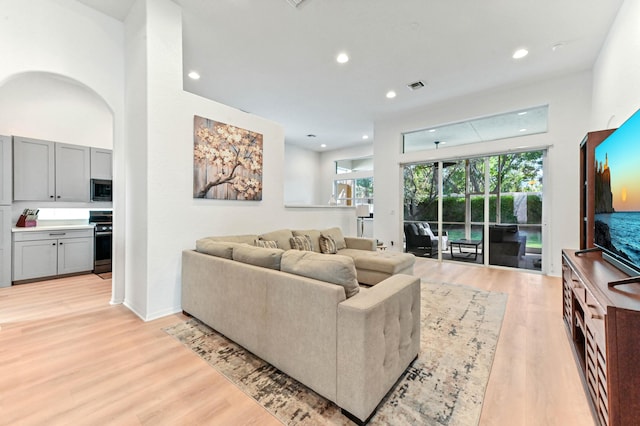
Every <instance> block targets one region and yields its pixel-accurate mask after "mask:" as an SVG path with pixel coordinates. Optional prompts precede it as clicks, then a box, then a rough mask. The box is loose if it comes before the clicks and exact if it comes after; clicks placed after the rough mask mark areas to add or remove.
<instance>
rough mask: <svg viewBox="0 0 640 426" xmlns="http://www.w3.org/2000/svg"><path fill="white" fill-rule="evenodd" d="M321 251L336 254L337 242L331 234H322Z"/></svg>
mask: <svg viewBox="0 0 640 426" xmlns="http://www.w3.org/2000/svg"><path fill="white" fill-rule="evenodd" d="M320 252H321V253H325V254H336V253H337V252H338V249H337V248H336V242H335V240H334V239H333V237H332V236H331V235H327V236H325V235H320Z"/></svg>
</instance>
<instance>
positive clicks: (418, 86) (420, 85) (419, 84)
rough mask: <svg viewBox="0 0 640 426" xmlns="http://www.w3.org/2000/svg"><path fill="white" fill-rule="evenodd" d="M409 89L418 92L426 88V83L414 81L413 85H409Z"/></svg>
mask: <svg viewBox="0 0 640 426" xmlns="http://www.w3.org/2000/svg"><path fill="white" fill-rule="evenodd" d="M407 87H408V88H409V89H411V90H418V89H422V88H423V87H424V83H423V82H421V81H414V82H413V83H409V84H407Z"/></svg>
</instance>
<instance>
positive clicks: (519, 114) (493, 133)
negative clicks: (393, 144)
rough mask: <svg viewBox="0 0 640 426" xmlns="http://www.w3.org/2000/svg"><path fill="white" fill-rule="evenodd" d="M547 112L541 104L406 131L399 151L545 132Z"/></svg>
mask: <svg viewBox="0 0 640 426" xmlns="http://www.w3.org/2000/svg"><path fill="white" fill-rule="evenodd" d="M548 115H549V106H548V105H543V106H538V107H532V108H527V109H523V110H518V111H511V112H508V113H504V114H498V115H492V116H489V117H482V118H477V119H474V120H468V121H463V122H460V123H453V124H446V125H443V126H437V127H431V128H428V129H422V130H418V131H415V132H407V133H405V134H404V135H403V138H402V147H403V152H413V151H425V150H429V149H438V148H444V147H445V146H446V147H450V146H455V145H464V144H469V143H476V142H485V141H493V140H498V139H506V138H513V137H516V136H524V135H533V134H536V133H546V132H547V120H548Z"/></svg>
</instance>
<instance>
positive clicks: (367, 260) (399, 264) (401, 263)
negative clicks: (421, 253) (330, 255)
mask: <svg viewBox="0 0 640 426" xmlns="http://www.w3.org/2000/svg"><path fill="white" fill-rule="evenodd" d="M338 255H343V256H348V257H350V258H352V259H353V263H354V264H355V266H356V268H358V269H360V270H369V271H377V272H383V273H386V274H389V275H393V274H397V273H399V272H400V271H403V270H405V269H407V268H409V267H411V266H412V265H413V264H414V263H415V261H416V257H415V256H414V255H412V254H411V253H399V252H395V251H366V250H357V249H343V250H339V251H338Z"/></svg>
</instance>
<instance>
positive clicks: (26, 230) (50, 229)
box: [11, 224, 94, 232]
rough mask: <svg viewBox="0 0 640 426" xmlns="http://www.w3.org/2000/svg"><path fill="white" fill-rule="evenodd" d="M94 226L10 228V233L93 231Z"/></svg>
mask: <svg viewBox="0 0 640 426" xmlns="http://www.w3.org/2000/svg"><path fill="white" fill-rule="evenodd" d="M93 227H94V225H89V224H86V225H46V226H29V227H18V226H14V227H13V228H11V232H37V231H60V230H63V229H93Z"/></svg>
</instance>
